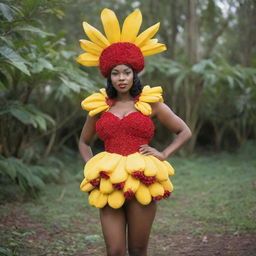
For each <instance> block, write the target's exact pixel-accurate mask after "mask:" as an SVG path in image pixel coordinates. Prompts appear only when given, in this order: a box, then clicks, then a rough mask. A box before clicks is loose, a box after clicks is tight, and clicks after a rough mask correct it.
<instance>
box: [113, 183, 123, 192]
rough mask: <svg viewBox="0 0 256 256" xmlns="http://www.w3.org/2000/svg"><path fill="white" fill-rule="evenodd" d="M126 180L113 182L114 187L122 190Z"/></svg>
mask: <svg viewBox="0 0 256 256" xmlns="http://www.w3.org/2000/svg"><path fill="white" fill-rule="evenodd" d="M124 184H125V182H119V183H113V184H112V185H113V187H114V188H115V189H117V190H122V189H123V188H124Z"/></svg>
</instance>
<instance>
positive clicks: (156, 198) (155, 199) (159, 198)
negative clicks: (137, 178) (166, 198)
mask: <svg viewBox="0 0 256 256" xmlns="http://www.w3.org/2000/svg"><path fill="white" fill-rule="evenodd" d="M152 198H153V200H154V201H159V200H161V199H163V196H153V197H152Z"/></svg>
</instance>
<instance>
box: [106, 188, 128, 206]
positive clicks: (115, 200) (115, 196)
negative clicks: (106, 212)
mask: <svg viewBox="0 0 256 256" xmlns="http://www.w3.org/2000/svg"><path fill="white" fill-rule="evenodd" d="M124 201H125V197H124V194H123V192H121V191H119V190H115V191H113V192H112V193H111V194H110V195H109V196H108V204H109V206H110V207H112V208H114V209H118V208H120V207H122V205H123V204H124Z"/></svg>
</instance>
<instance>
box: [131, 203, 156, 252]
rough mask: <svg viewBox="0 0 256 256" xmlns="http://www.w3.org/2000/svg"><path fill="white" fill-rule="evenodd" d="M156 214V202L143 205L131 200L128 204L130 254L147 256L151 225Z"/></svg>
mask: <svg viewBox="0 0 256 256" xmlns="http://www.w3.org/2000/svg"><path fill="white" fill-rule="evenodd" d="M155 214H156V202H151V203H150V204H149V205H142V204H140V203H139V202H138V201H137V200H131V201H129V202H127V205H126V217H127V223H128V250H129V255H130V256H146V255H147V247H148V240H149V235H150V231H151V227H152V224H153V221H154V218H155Z"/></svg>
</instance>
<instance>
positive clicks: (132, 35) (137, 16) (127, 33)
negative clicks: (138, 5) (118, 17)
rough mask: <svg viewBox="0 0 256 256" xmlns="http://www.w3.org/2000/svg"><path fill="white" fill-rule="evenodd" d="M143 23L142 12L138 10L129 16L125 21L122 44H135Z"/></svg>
mask: <svg viewBox="0 0 256 256" xmlns="http://www.w3.org/2000/svg"><path fill="white" fill-rule="evenodd" d="M141 23H142V15H141V12H140V10H136V11H134V12H133V13H131V14H129V15H128V16H127V17H126V19H125V20H124V24H123V27H122V34H121V42H131V43H133V42H134V41H135V39H136V36H137V34H138V33H139V30H140V26H141Z"/></svg>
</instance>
